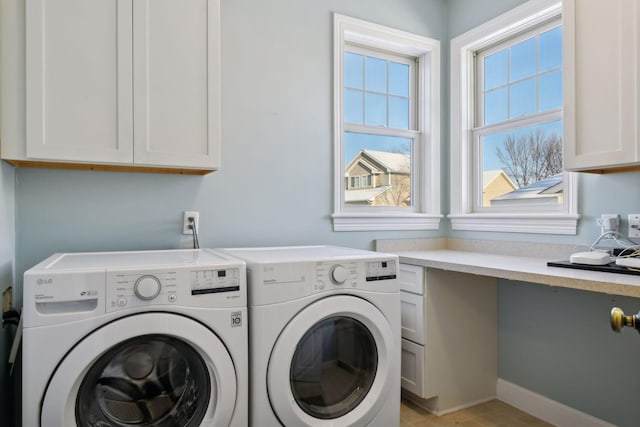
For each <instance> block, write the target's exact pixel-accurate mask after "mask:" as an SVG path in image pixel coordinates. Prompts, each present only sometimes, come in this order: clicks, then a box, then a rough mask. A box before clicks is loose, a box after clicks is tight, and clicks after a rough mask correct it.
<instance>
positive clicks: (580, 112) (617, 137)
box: [563, 0, 640, 172]
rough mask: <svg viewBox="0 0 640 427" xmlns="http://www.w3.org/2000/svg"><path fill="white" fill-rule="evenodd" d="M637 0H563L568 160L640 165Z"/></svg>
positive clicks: (581, 165)
mask: <svg viewBox="0 0 640 427" xmlns="http://www.w3.org/2000/svg"><path fill="white" fill-rule="evenodd" d="M639 12H640V7H639V6H638V2H637V1H636V0H608V1H601V0H564V1H563V27H564V62H565V63H564V73H565V74H564V100H565V102H564V127H565V129H564V166H565V169H567V170H574V171H597V172H610V171H618V170H625V169H635V168H639V167H640V166H639V165H640V150H639V146H640V134H639V129H638V117H639V114H640V110H639V105H638V102H639V101H640V96H639V92H638V84H639V83H640V79H639V77H640V76H639V75H638V65H639V63H638V59H639V57H638V53H639V50H638V49H639V47H640V45H639V43H638V41H639V40H640V34H639V33H638V31H639V30H640V27H639V23H640V17H639V15H638V13H639Z"/></svg>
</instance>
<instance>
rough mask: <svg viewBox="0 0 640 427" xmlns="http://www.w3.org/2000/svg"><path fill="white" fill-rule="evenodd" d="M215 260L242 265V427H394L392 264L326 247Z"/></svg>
mask: <svg viewBox="0 0 640 427" xmlns="http://www.w3.org/2000/svg"><path fill="white" fill-rule="evenodd" d="M224 251H225V252H227V253H229V254H231V255H233V256H235V257H238V258H241V259H244V260H245V261H246V262H247V286H248V294H247V296H248V305H249V351H250V353H249V354H250V357H249V360H250V362H249V364H250V366H251V371H250V373H251V375H250V393H249V394H250V399H249V401H250V405H249V414H250V424H251V425H252V426H256V427H270V426H280V425H284V426H287V427H298V426H315V427H318V426H333V427H340V426H380V427H392V426H398V425H399V423H400V357H401V341H400V340H401V331H400V293H399V285H398V281H397V279H396V275H397V272H398V258H397V256H395V255H387V254H381V253H377V252H370V251H363V250H355V249H348V248H341V247H334V246H305V247H281V248H240V249H225V250H224Z"/></svg>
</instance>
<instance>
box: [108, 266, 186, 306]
mask: <svg viewBox="0 0 640 427" xmlns="http://www.w3.org/2000/svg"><path fill="white" fill-rule="evenodd" d="M177 283H178V272H177V271H175V270H173V271H171V270H169V271H162V272H158V271H154V272H153V273H149V274H144V273H140V272H133V271H122V272H109V273H107V311H115V310H121V309H124V308H132V307H140V306H146V305H150V304H168V303H171V302H172V301H177V299H178V298H177V293H178V286H177Z"/></svg>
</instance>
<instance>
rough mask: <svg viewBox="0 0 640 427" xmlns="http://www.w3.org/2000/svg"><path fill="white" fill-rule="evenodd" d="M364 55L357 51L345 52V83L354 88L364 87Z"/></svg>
mask: <svg viewBox="0 0 640 427" xmlns="http://www.w3.org/2000/svg"><path fill="white" fill-rule="evenodd" d="M362 64H363V57H362V55H358V54H356V53H351V52H345V53H344V85H345V86H346V87H352V88H354V89H362V88H363V87H362V83H363V68H362V67H363V65H362Z"/></svg>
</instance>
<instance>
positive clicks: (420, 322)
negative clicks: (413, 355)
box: [400, 292, 426, 344]
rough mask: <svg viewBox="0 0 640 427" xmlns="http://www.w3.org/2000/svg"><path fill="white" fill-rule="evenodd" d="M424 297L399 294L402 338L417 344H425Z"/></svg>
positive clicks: (405, 293) (406, 293)
mask: <svg viewBox="0 0 640 427" xmlns="http://www.w3.org/2000/svg"><path fill="white" fill-rule="evenodd" d="M423 299H424V297H423V296H422V295H416V294H412V293H410V292H400V318H401V326H402V338H406V339H409V340H411V341H413V342H416V343H418V344H425V339H424V322H425V320H426V319H425V317H424V300H423Z"/></svg>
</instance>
